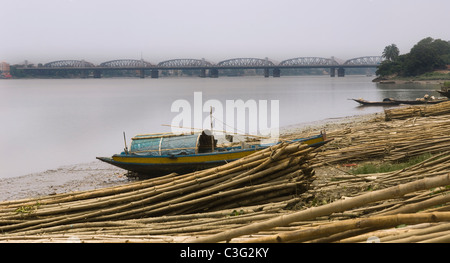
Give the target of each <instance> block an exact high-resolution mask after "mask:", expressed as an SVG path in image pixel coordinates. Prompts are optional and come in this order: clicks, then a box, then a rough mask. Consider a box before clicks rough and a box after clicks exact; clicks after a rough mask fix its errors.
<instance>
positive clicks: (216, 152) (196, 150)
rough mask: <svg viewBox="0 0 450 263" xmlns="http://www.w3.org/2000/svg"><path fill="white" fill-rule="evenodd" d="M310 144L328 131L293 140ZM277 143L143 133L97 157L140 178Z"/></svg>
mask: <svg viewBox="0 0 450 263" xmlns="http://www.w3.org/2000/svg"><path fill="white" fill-rule="evenodd" d="M292 141H295V142H299V141H300V142H303V143H305V144H307V145H309V146H311V147H318V146H320V145H323V144H325V143H326V142H327V141H326V134H325V133H322V132H321V133H320V134H319V135H315V136H311V137H307V138H300V139H295V140H292ZM272 145H274V144H266V145H239V146H232V147H217V140H215V139H214V136H213V135H207V134H206V133H205V132H204V131H203V132H201V133H196V134H188V135H185V134H183V135H175V134H144V135H137V136H135V137H134V138H132V142H131V146H130V150H129V151H128V149H127V147H126V145H125V151H124V152H122V153H120V154H114V155H113V156H112V157H97V159H99V160H101V161H103V162H106V163H109V164H112V165H114V166H117V167H120V168H123V169H125V170H128V171H131V172H135V173H137V175H138V176H141V177H157V176H161V175H166V174H169V173H173V172H175V173H178V174H184V173H189V172H193V171H197V170H202V169H207V168H212V167H215V166H219V165H222V164H226V163H228V162H231V161H234V160H237V159H240V158H242V157H245V156H248V155H250V154H252V153H254V152H256V151H259V150H262V149H265V148H267V147H270V146H272Z"/></svg>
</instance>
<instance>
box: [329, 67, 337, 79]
mask: <svg viewBox="0 0 450 263" xmlns="http://www.w3.org/2000/svg"><path fill="white" fill-rule="evenodd" d="M330 77H332V78H334V77H336V68H330Z"/></svg>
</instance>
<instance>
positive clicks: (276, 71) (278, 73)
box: [272, 68, 281, 78]
mask: <svg viewBox="0 0 450 263" xmlns="http://www.w3.org/2000/svg"><path fill="white" fill-rule="evenodd" d="M272 76H273V77H274V78H279V77H280V76H281V70H280V68H274V69H273V72H272Z"/></svg>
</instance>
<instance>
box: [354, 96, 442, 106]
mask: <svg viewBox="0 0 450 263" xmlns="http://www.w3.org/2000/svg"><path fill="white" fill-rule="evenodd" d="M352 100H354V101H356V102H358V103H359V104H361V105H363V106H396V105H401V104H405V105H422V104H437V103H441V102H445V101H448V98H439V99H435V98H433V97H424V98H418V99H415V100H396V99H391V98H388V99H384V100H383V101H367V100H364V99H352Z"/></svg>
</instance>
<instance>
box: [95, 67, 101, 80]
mask: <svg viewBox="0 0 450 263" xmlns="http://www.w3.org/2000/svg"><path fill="white" fill-rule="evenodd" d="M101 77H102V71H101V70H99V69H95V70H94V78H95V79H99V78H101Z"/></svg>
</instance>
